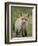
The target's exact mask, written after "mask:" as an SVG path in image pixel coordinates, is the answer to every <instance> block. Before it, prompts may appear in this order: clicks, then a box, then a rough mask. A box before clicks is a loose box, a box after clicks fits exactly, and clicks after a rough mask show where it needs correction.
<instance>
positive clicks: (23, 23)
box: [5, 2, 37, 44]
mask: <svg viewBox="0 0 38 46" xmlns="http://www.w3.org/2000/svg"><path fill="white" fill-rule="evenodd" d="M27 42H37V4H29V3H18V2H17V3H16V2H6V3H5V43H7V44H9V43H27Z"/></svg>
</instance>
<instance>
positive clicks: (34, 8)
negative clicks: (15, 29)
mask: <svg viewBox="0 0 38 46" xmlns="http://www.w3.org/2000/svg"><path fill="white" fill-rule="evenodd" d="M11 6H20V7H33V10H32V37H21V38H18V37H17V38H13V39H11ZM35 12H36V6H33V5H17V4H10V5H9V42H18V41H32V40H35V37H36V34H35V33H36V28H35V27H36V25H35V24H36V23H35V22H36V21H35V20H36V13H35Z"/></svg>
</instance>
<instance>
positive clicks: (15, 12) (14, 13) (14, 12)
mask: <svg viewBox="0 0 38 46" xmlns="http://www.w3.org/2000/svg"><path fill="white" fill-rule="evenodd" d="M22 13H23V14H27V13H28V14H29V24H28V32H27V36H28V37H30V36H32V8H30V7H15V6H12V7H11V26H12V28H11V29H12V30H11V38H13V37H15V21H16V20H17V18H19V17H20V16H22Z"/></svg>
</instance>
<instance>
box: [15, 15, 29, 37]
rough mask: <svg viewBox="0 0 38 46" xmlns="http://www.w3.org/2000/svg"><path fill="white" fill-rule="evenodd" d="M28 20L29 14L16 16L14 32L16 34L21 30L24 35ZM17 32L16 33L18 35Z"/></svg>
mask: <svg viewBox="0 0 38 46" xmlns="http://www.w3.org/2000/svg"><path fill="white" fill-rule="evenodd" d="M28 21H29V16H21V17H20V18H18V19H17V20H16V22H15V32H16V34H17V33H18V34H19V32H22V33H20V34H22V35H23V36H26V34H27V30H28ZM18 34H17V35H18Z"/></svg>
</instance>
